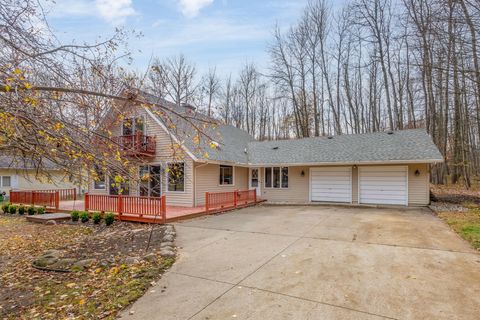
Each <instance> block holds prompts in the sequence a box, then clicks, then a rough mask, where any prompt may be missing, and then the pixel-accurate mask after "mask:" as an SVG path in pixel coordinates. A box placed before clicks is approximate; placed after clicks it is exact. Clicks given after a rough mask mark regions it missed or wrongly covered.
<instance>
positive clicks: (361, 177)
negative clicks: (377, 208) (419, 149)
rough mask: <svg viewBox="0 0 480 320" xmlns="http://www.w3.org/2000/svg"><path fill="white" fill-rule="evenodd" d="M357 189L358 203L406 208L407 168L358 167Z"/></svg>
mask: <svg viewBox="0 0 480 320" xmlns="http://www.w3.org/2000/svg"><path fill="white" fill-rule="evenodd" d="M358 189H359V191H358V202H359V203H363V204H392V205H405V206H407V205H408V167H407V166H375V167H359V168H358Z"/></svg>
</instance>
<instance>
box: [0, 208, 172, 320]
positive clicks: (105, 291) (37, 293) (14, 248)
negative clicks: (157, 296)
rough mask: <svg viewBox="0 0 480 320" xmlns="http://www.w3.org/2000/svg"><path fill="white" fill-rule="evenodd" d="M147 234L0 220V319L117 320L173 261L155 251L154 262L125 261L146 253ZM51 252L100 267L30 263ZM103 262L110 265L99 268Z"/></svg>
mask: <svg viewBox="0 0 480 320" xmlns="http://www.w3.org/2000/svg"><path fill="white" fill-rule="evenodd" d="M149 230H150V229H148V226H146V225H139V224H136V225H133V224H124V223H119V222H116V223H115V224H114V225H113V226H110V227H105V226H104V225H103V226H100V227H99V226H97V225H93V224H92V223H86V224H81V223H80V222H79V223H76V224H74V223H64V224H58V225H53V226H52V225H41V224H34V223H30V222H27V221H26V220H25V218H24V217H20V216H13V215H0V319H67V318H68V319H114V318H115V316H116V314H117V313H118V311H119V310H121V309H123V308H125V307H126V306H128V305H129V304H130V303H132V302H133V301H135V300H136V299H137V298H139V297H140V296H141V295H142V294H143V293H144V292H145V291H146V290H147V289H148V287H150V286H151V285H152V283H153V282H154V281H156V280H157V279H158V278H159V277H160V275H161V274H162V273H163V271H164V270H165V269H166V268H168V267H169V266H170V265H171V264H172V263H173V261H174V260H173V259H172V258H170V259H164V258H162V257H161V256H160V255H158V254H156V251H155V250H157V249H154V257H155V258H154V259H148V260H147V259H138V260H135V261H133V262H131V263H125V262H124V261H125V257H127V256H131V255H132V254H134V253H138V252H139V251H141V250H143V248H144V243H145V239H146V237H147V236H148V234H149ZM159 230H161V229H160V227H159ZM133 231H135V232H134V233H133ZM153 238H154V241H155V243H158V244H160V243H161V240H160V241H159V240H158V237H157V238H155V236H154V237H153ZM49 249H61V250H62V252H65V255H66V256H67V257H68V258H77V259H79V258H81V259H85V258H96V259H95V261H96V262H94V263H93V264H92V265H91V266H90V267H88V268H85V269H82V270H79V271H75V272H52V271H42V270H39V269H36V268H34V267H33V266H32V262H33V261H34V260H35V259H36V258H38V257H39V255H42V253H44V252H45V250H49ZM144 254H146V253H144ZM140 256H141V255H140ZM102 259H108V260H109V261H110V262H111V263H109V264H101V263H99V262H100V261H103V260H102Z"/></svg>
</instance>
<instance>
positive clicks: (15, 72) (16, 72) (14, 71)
mask: <svg viewBox="0 0 480 320" xmlns="http://www.w3.org/2000/svg"><path fill="white" fill-rule="evenodd" d="M13 73H14V74H20V73H22V71H21V70H20V69H18V68H16V69H15V70H13Z"/></svg>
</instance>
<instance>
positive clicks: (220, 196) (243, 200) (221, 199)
mask: <svg viewBox="0 0 480 320" xmlns="http://www.w3.org/2000/svg"><path fill="white" fill-rule="evenodd" d="M256 202H257V192H256V191H255V189H254V190H241V191H240V190H235V191H230V192H206V193H205V211H206V212H207V213H211V212H216V211H223V210H228V209H233V208H238V207H243V206H247V205H250V204H254V203H256Z"/></svg>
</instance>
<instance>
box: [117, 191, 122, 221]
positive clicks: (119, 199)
mask: <svg viewBox="0 0 480 320" xmlns="http://www.w3.org/2000/svg"><path fill="white" fill-rule="evenodd" d="M117 210H118V220H122V212H123V195H121V194H119V195H118V208H117Z"/></svg>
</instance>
